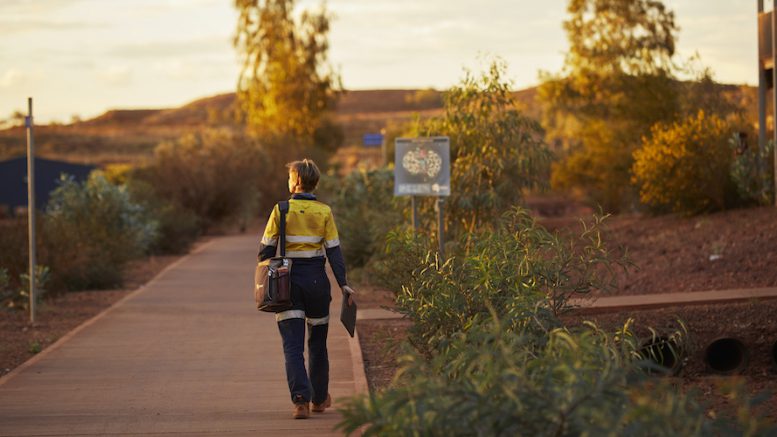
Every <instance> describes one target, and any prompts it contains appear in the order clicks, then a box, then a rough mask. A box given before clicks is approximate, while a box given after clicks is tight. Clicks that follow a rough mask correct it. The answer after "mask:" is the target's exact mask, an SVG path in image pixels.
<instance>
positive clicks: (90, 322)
mask: <svg viewBox="0 0 777 437" xmlns="http://www.w3.org/2000/svg"><path fill="white" fill-rule="evenodd" d="M214 241H215V239H212V240H210V241H206V242H204V243H203V244H201V245H200V246H198V247H196V248H195V249H194V250H192V251H191V252H189V253H187V254H186V255H184V256H182V257H181V258H179V259H178V260H176V261H175V262H173V263H171V264H170V265H168V266H166V267H165V268H163V269H162V270H161V271H160V272H159V273H157V274H156V275H155V276H154V277H153V278H151V280H150V281H148V282H146V283H145V284H143V285H142V286H140V287H138V288H137V289H135V290H134V291H131V292H130V293H129V294H128V295H126V296H124V297H123V298H121V299H119V300H118V301H116V302H114V303H113V304H112V305H111V306H109V307H108V308H106V309H104V310H103V311H101V312H100V313H98V314H97V315H95V316H94V317H92V318H91V319H88V320H86V321H84V322H83V323H81V324H80V325H78V326H76V327H75V328H73V329H71V330H70V331H68V332H67V333H66V334H65V335H63V336H62V337H60V338H59V339H58V340H57V341H55V342H54V343H53V344H52V345H51V346H49V347H47V348H46V349H43V350H42V351H40V352H38V353H37V354H35V355H34V356H33V357H31V358H30V359H29V360H27V361H25V362H23V363H22V364H19V365H18V366H16V368H15V369H13V370H11V371H10V372H8V373H6V374H5V376H3V377H2V378H0V387H2V386H3V385H5V384H6V383H7V382H8V381H10V380H12V379H14V378H15V377H16V376H17V375H18V374H20V373H22V372H24V371H25V370H27V369H28V368H30V367H32V366H34V365H35V364H36V363H38V361H40V360H42V359H44V358H45V357H46V356H48V355H49V354H51V353H53V352H54V351H56V350H58V349H59V348H61V347H62V346H63V345H64V344H65V343H67V342H68V341H69V340H70V339H71V338H73V337H75V336H76V335H78V333H79V332H81V331H83V330H84V329H86V328H88V327H90V326H92V325H94V324H95V323H97V321H99V320H100V319H102V318H103V317H105V316H107V315H108V314H110V313H112V312H113V311H115V310H116V309H117V308H119V307H120V306H122V305H123V304H124V303H125V302H126V301H128V300H129V299H132V298H133V297H135V296H137V295H139V294H141V293H143V292H145V291H146V290H147V289H148V288H149V287H150V286H151V285H153V284H154V283H156V282H157V281H158V280H159V278H160V277H161V276H162V275H164V274H165V273H167V271H168V270H172V269H173V268H175V267H178V265H179V264H181V263H183V262H184V261H186V260H187V259H188V258H189V257H191V256H193V255H196V254H198V253H200V252H202V251H203V250H204V249H205V248H206V247H208V246H210V245H211V244H212V243H213V242H214ZM359 353H360V355H359V356H360V358H361V349H360V350H359ZM354 379H355V377H354Z"/></svg>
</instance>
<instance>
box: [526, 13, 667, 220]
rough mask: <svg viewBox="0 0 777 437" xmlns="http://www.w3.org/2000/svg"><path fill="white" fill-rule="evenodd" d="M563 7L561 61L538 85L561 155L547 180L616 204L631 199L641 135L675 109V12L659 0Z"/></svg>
mask: <svg viewBox="0 0 777 437" xmlns="http://www.w3.org/2000/svg"><path fill="white" fill-rule="evenodd" d="M567 10H568V12H569V14H570V17H569V19H568V20H567V21H565V22H564V29H565V30H566V32H567V37H568V40H569V44H570V48H569V52H568V53H567V56H566V60H565V63H564V67H563V69H562V71H561V72H560V73H558V74H543V78H542V81H543V83H542V84H541V86H540V88H539V98H540V100H541V102H542V103H543V107H544V108H543V109H544V114H543V124H544V127H545V128H546V130H547V135H548V142H549V143H550V144H555V145H556V146H557V148H558V149H560V150H557V152H559V154H560V155H561V156H562V158H561V160H560V161H559V162H557V163H555V165H554V167H553V174H552V180H551V183H552V185H553V187H554V188H559V189H582V190H583V191H584V192H585V193H587V195H588V196H589V198H590V199H591V200H592V201H593V202H595V203H598V204H600V205H601V206H602V207H604V208H605V210H609V211H617V210H619V209H622V208H624V207H626V206H629V205H630V204H631V203H632V202H633V201H634V200H635V198H636V196H635V193H634V192H633V189H632V188H631V185H630V183H629V182H630V178H631V175H630V169H631V166H632V154H633V152H634V150H635V149H637V148H638V147H639V146H640V144H641V138H642V137H643V136H644V135H646V134H648V133H649V132H650V127H651V126H653V125H654V124H655V123H658V122H666V121H671V120H673V119H675V117H676V116H677V115H678V112H679V111H680V102H679V98H678V87H677V86H676V85H675V81H674V79H673V75H672V69H673V64H672V57H673V55H674V53H675V37H676V33H677V26H676V24H675V20H674V13H673V12H671V11H669V10H668V9H667V8H666V7H665V6H664V5H663V4H662V3H661V2H660V1H657V0H570V2H569V6H568V8H567Z"/></svg>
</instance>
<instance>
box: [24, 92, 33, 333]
mask: <svg viewBox="0 0 777 437" xmlns="http://www.w3.org/2000/svg"><path fill="white" fill-rule="evenodd" d="M24 124H25V126H26V127H27V222H28V226H29V248H30V251H29V252H30V259H29V262H30V290H29V292H30V323H32V324H34V323H35V141H34V137H33V135H32V125H33V122H32V97H28V98H27V117H26V118H25V119H24Z"/></svg>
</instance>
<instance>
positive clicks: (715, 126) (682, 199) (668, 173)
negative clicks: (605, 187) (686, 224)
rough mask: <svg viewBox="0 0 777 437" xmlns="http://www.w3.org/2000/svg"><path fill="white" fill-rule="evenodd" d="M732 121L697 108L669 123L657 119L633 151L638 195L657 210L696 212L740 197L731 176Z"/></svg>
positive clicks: (723, 206)
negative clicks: (657, 121)
mask: <svg viewBox="0 0 777 437" xmlns="http://www.w3.org/2000/svg"><path fill="white" fill-rule="evenodd" d="M730 135H731V124H730V123H729V122H727V121H726V120H724V119H722V118H720V117H718V116H717V115H715V114H711V115H708V114H705V113H704V111H699V112H698V113H697V114H696V115H694V116H689V117H687V118H686V119H684V120H682V121H679V122H676V123H673V124H671V125H661V124H659V125H656V126H654V127H653V129H652V135H651V136H650V137H649V138H645V143H644V146H643V147H642V148H641V149H639V150H637V151H636V152H635V153H634V169H633V171H634V176H633V181H634V183H635V184H637V186H638V187H639V196H640V200H641V201H642V202H643V203H644V204H645V205H648V206H649V207H650V208H651V209H653V210H654V211H657V212H670V211H671V212H677V213H683V214H695V213H699V212H705V211H711V210H720V209H724V208H726V207H727V206H731V205H732V204H733V203H735V202H736V201H737V192H736V186H735V185H734V183H733V182H732V180H731V177H730V176H729V173H730V168H731V161H732V159H733V153H732V150H731V148H730V147H729V145H728V138H729V136H730Z"/></svg>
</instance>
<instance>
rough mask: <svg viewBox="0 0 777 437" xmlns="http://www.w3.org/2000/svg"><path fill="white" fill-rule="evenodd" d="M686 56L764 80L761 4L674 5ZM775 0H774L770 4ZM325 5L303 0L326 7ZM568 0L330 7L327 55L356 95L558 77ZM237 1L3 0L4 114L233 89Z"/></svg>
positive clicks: (742, 77) (691, 1)
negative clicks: (501, 63)
mask: <svg viewBox="0 0 777 437" xmlns="http://www.w3.org/2000/svg"><path fill="white" fill-rule="evenodd" d="M664 3H665V4H666V5H667V6H668V7H669V8H670V9H671V10H673V11H674V12H675V14H676V20H677V23H678V25H679V26H680V33H679V39H678V55H679V58H680V59H683V58H688V57H690V56H692V55H693V54H694V53H698V54H699V56H700V57H701V62H702V63H703V64H704V65H706V66H708V67H711V68H712V70H713V71H714V73H715V78H716V79H717V80H718V81H721V82H726V83H738V84H742V83H747V84H755V83H756V82H757V77H758V76H757V40H756V36H757V35H756V8H757V2H756V0H665V1H664ZM766 3H770V2H766ZM320 4H321V2H320V1H319V0H298V2H297V5H298V8H312V9H317V8H318V7H319V6H320ZM566 4H567V1H566V0H544V1H537V0H477V1H476V0H423V1H421V0H329V1H328V2H327V8H328V9H329V11H330V12H331V13H332V14H333V15H334V20H333V22H332V27H331V30H330V46H331V48H330V61H331V62H332V64H333V65H334V66H335V68H336V69H337V70H338V71H339V72H340V74H341V76H342V79H343V84H344V86H345V88H346V89H352V90H355V89H393V88H427V87H433V88H436V89H445V88H447V87H450V86H451V85H454V84H455V83H457V82H458V81H459V80H460V79H461V78H462V77H463V75H464V69H469V70H472V71H479V69H480V68H481V67H483V66H484V65H485V64H486V63H487V62H488V60H489V59H491V58H493V57H495V56H498V57H500V58H502V59H504V60H505V61H506V62H507V64H508V77H509V79H511V80H512V81H513V83H514V86H515V88H516V89H520V88H525V87H528V86H532V85H536V84H537V83H538V72H539V71H540V70H543V71H548V72H557V71H559V70H560V68H561V66H562V64H563V60H564V52H565V51H566V49H567V47H568V44H567V41H566V35H565V34H564V31H563V29H562V22H563V21H564V19H565V18H566V17H567V14H566ZM236 20H237V13H236V11H235V9H234V7H233V1H232V0H0V118H5V117H8V116H9V115H10V114H11V113H12V112H13V111H14V110H23V111H25V112H26V107H27V103H26V102H27V97H33V98H34V105H35V117H36V120H38V121H42V122H50V121H60V122H69V121H70V120H71V118H72V117H73V116H74V115H77V116H79V117H82V118H89V117H93V116H96V115H99V114H101V113H102V112H104V111H106V110H108V109H116V108H161V107H174V106H180V105H183V104H185V103H188V102H190V101H192V100H196V99H198V98H201V97H207V96H211V95H215V94H219V93H224V92H231V91H234V89H235V85H236V82H237V77H238V74H239V58H238V56H237V53H236V52H235V50H234V48H233V47H232V37H233V35H234V33H235V25H236Z"/></svg>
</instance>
